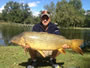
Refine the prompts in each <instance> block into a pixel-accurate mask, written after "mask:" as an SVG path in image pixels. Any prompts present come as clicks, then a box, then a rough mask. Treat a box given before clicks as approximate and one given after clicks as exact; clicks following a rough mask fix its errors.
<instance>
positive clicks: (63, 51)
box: [58, 48, 66, 54]
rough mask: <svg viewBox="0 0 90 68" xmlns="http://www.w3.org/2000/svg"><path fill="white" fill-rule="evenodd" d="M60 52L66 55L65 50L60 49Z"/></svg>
mask: <svg viewBox="0 0 90 68" xmlns="http://www.w3.org/2000/svg"><path fill="white" fill-rule="evenodd" d="M58 51H59V52H60V53H63V54H65V53H66V52H65V50H64V49H63V48H60V49H58Z"/></svg>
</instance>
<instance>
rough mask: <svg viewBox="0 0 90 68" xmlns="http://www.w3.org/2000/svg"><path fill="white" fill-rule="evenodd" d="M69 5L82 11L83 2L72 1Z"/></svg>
mask: <svg viewBox="0 0 90 68" xmlns="http://www.w3.org/2000/svg"><path fill="white" fill-rule="evenodd" d="M69 3H70V4H72V5H73V6H74V7H75V9H77V10H80V9H82V3H81V0H70V1H69Z"/></svg>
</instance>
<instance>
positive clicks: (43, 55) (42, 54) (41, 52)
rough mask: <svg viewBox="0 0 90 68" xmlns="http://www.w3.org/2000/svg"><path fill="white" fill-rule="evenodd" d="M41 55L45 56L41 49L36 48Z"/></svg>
mask: <svg viewBox="0 0 90 68" xmlns="http://www.w3.org/2000/svg"><path fill="white" fill-rule="evenodd" d="M37 51H38V52H39V53H40V54H41V55H42V56H43V57H45V54H44V53H43V52H42V51H41V50H37Z"/></svg>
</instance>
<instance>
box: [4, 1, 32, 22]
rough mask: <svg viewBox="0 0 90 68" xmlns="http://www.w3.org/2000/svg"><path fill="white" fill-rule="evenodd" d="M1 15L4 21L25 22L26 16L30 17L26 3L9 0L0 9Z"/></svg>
mask: <svg viewBox="0 0 90 68" xmlns="http://www.w3.org/2000/svg"><path fill="white" fill-rule="evenodd" d="M2 17H3V19H4V20H5V21H11V22H15V23H25V22H24V21H25V20H26V19H27V18H28V17H32V14H31V11H30V8H29V6H28V5H27V4H20V3H17V2H13V1H10V2H8V3H7V4H6V5H5V7H4V10H3V11H2Z"/></svg>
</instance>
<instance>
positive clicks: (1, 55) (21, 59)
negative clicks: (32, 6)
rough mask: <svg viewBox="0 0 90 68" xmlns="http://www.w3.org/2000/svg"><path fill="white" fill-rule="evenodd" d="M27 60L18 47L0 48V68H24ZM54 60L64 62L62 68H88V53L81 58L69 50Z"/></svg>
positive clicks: (21, 49) (89, 67)
mask: <svg viewBox="0 0 90 68" xmlns="http://www.w3.org/2000/svg"><path fill="white" fill-rule="evenodd" d="M28 58H29V54H28V53H25V52H24V50H23V48H22V47H20V46H0V68H25V63H26V62H27V60H28ZM56 59H57V62H59V63H62V62H64V68H76V67H80V68H90V53H89V52H85V53H84V55H83V56H82V55H80V54H77V53H75V52H73V51H71V50H67V51H66V54H65V55H64V54H61V55H59V56H58V57H57V58H56ZM40 68H51V67H50V66H46V67H40Z"/></svg>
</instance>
